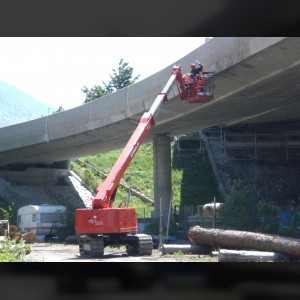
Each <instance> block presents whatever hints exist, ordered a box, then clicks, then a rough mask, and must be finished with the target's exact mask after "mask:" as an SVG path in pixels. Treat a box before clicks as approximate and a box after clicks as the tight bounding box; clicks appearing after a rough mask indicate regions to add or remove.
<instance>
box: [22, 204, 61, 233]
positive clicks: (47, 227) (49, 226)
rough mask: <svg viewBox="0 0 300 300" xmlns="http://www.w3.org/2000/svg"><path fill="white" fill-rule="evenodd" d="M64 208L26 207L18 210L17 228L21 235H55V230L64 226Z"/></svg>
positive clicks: (45, 205) (50, 206) (52, 206)
mask: <svg viewBox="0 0 300 300" xmlns="http://www.w3.org/2000/svg"><path fill="white" fill-rule="evenodd" d="M65 212H66V207H65V206H63V205H49V204H41V205H26V206H23V207H21V208H19V209H18V220H17V224H18V225H17V226H18V231H19V232H21V233H26V232H34V233H35V234H36V235H49V234H52V235H55V234H56V232H57V229H59V228H61V227H62V226H65Z"/></svg>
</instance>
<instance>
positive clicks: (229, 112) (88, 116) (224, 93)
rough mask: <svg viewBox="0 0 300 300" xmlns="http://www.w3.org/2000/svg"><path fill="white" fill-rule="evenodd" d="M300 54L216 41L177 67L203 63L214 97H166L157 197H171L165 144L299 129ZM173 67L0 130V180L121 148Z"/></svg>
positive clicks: (297, 43) (264, 43) (270, 42)
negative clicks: (226, 132) (262, 127)
mask: <svg viewBox="0 0 300 300" xmlns="http://www.w3.org/2000/svg"><path fill="white" fill-rule="evenodd" d="M299 53H300V38H298V37H287V38H286V37H221V38H213V39H211V40H210V41H209V42H207V43H205V44H204V45H202V46H200V47H199V48H197V49H195V50H194V51H192V52H191V53H189V54H187V55H186V56H184V57H183V58H181V59H180V60H178V61H176V62H174V64H175V63H177V64H180V65H181V66H182V70H183V72H188V71H189V65H190V63H191V62H194V61H195V60H196V59H198V60H200V61H201V63H202V64H203V65H204V66H205V69H206V71H212V72H214V73H215V92H214V93H215V97H214V100H213V101H211V102H209V103H205V104H188V103H185V102H181V101H180V99H179V96H178V93H177V89H176V87H174V89H173V90H172V91H171V95H170V97H169V102H168V103H167V104H166V105H165V106H164V107H163V108H162V110H161V113H160V115H159V117H158V120H157V123H156V125H155V126H154V128H153V129H152V131H150V133H149V135H148V137H147V139H146V142H149V141H151V140H152V139H154V151H155V152H156V154H157V155H154V157H155V160H156V162H155V163H154V166H157V170H155V174H156V175H155V176H156V177H157V178H156V179H155V182H154V184H155V183H156V182H157V183H158V182H162V183H161V185H163V187H161V188H160V191H159V192H158V194H160V195H162V194H163V195H168V194H169V193H170V187H169V181H170V178H169V177H168V176H164V177H167V178H165V179H163V178H159V177H162V176H160V175H159V174H165V172H164V171H163V170H164V169H165V168H167V169H168V167H167V165H168V163H169V159H170V158H169V156H170V155H169V150H168V149H169V139H170V137H172V136H175V135H179V134H184V133H188V132H193V131H198V130H200V129H204V128H208V127H212V126H228V125H243V124H257V123H271V122H296V121H299V119H300V101H299V95H300V84H299V74H300V58H299ZM172 67H173V64H172V65H169V66H167V67H166V68H165V69H163V70H161V71H159V72H157V73H156V74H154V75H152V76H150V77H148V78H146V79H144V80H142V81H140V82H138V83H136V84H133V85H131V86H128V87H126V88H124V89H122V90H119V91H117V92H115V93H113V94H110V95H108V96H106V97H103V98H101V99H99V100H96V101H93V102H90V103H88V104H85V105H82V106H79V107H76V108H73V109H70V110H67V111H64V112H60V113H56V114H52V115H49V116H46V117H43V118H39V119H36V120H32V121H29V122H26V123H22V124H16V125H12V126H8V127H4V128H0V139H1V143H0V170H2V171H1V172H2V173H3V172H8V171H20V170H21V169H22V168H23V170H25V169H26V168H28V167H34V166H49V167H51V168H53V169H61V168H62V169H67V167H68V164H67V163H65V162H68V161H69V160H70V159H74V158H78V157H81V156H85V155H91V154H95V153H100V152H105V151H110V150H114V149H121V148H123V147H124V146H125V144H126V142H127V141H128V139H129V137H130V135H131V134H132V132H133V131H134V129H135V128H136V126H137V124H138V122H139V120H140V117H141V116H142V114H143V113H144V112H145V111H147V110H148V109H149V108H150V106H151V104H152V102H153V101H154V100H155V98H156V96H157V94H158V93H160V91H161V89H162V88H163V86H164V85H165V84H166V82H167V81H168V79H169V77H170V74H171V69H172ZM62 105H63V104H62ZM0 175H1V173H0ZM166 190H167V191H166ZM158 194H156V196H157V195H158Z"/></svg>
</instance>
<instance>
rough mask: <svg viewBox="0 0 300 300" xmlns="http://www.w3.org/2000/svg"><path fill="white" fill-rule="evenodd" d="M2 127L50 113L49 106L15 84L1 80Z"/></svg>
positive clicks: (0, 124)
mask: <svg viewBox="0 0 300 300" xmlns="http://www.w3.org/2000/svg"><path fill="white" fill-rule="evenodd" d="M0 107H1V109H0V127H4V126H9V125H13V124H17V123H22V122H26V121H30V120H33V119H36V118H40V117H41V116H46V115H47V114H48V106H47V105H46V104H43V103H41V102H39V101H38V100H37V99H35V98H34V97H32V96H30V95H28V94H26V93H24V92H22V91H21V90H19V89H18V88H16V87H15V86H12V85H10V84H8V83H6V82H5V81H3V80H0Z"/></svg>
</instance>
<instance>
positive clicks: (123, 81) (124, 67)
mask: <svg viewBox="0 0 300 300" xmlns="http://www.w3.org/2000/svg"><path fill="white" fill-rule="evenodd" d="M132 73H133V68H132V67H130V66H129V64H128V63H127V62H124V59H121V60H120V62H119V67H118V70H117V71H116V70H115V69H113V75H109V76H110V79H111V80H110V81H109V83H108V84H105V83H104V86H105V88H106V90H107V91H108V92H109V93H112V92H115V91H116V90H120V89H122V88H124V87H126V86H128V85H131V84H133V83H135V81H136V80H138V79H139V77H140V75H138V76H136V77H135V78H133V79H132Z"/></svg>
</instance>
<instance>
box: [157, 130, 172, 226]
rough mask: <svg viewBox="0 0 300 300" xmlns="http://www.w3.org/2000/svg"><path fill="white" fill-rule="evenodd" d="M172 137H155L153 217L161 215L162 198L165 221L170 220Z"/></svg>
mask: <svg viewBox="0 0 300 300" xmlns="http://www.w3.org/2000/svg"><path fill="white" fill-rule="evenodd" d="M170 141H171V138H170V137H169V136H167V135H157V136H155V137H154V138H153V164H154V165H153V174H154V176H153V177H154V212H153V217H154V218H159V217H160V200H161V201H162V204H161V210H162V214H163V223H164V225H166V223H167V220H168V213H169V206H170V199H171V193H172V176H171V174H172V173H171V147H170Z"/></svg>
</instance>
